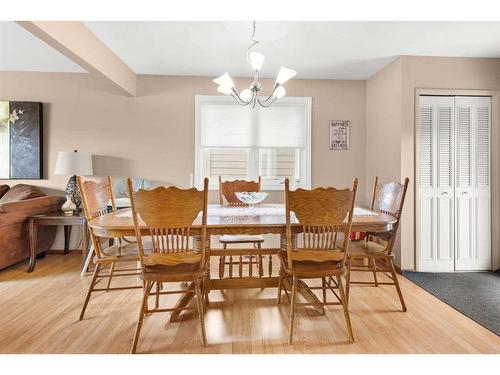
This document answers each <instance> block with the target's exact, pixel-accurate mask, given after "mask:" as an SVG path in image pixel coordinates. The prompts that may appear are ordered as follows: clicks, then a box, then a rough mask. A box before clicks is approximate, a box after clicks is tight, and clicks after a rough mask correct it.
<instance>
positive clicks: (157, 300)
mask: <svg viewBox="0 0 500 375" xmlns="http://www.w3.org/2000/svg"><path fill="white" fill-rule="evenodd" d="M160 289H161V284H160V283H156V300H155V308H156V309H159V308H160Z"/></svg>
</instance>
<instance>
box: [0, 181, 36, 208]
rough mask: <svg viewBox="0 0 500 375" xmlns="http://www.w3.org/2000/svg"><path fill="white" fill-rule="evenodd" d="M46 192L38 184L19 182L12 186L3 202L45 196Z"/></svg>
mask: <svg viewBox="0 0 500 375" xmlns="http://www.w3.org/2000/svg"><path fill="white" fill-rule="evenodd" d="M44 196H45V193H44V192H43V191H42V190H40V189H39V188H37V187H36V186H31V185H25V184H18V185H14V186H13V187H11V188H10V189H9V190H8V191H7V192H6V193H5V194H4V195H3V197H2V198H0V204H1V203H9V202H17V201H23V200H26V199H32V198H39V197H44Z"/></svg>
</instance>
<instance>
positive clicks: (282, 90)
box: [274, 86, 286, 100]
mask: <svg viewBox="0 0 500 375" xmlns="http://www.w3.org/2000/svg"><path fill="white" fill-rule="evenodd" d="M285 95H286V90H285V88H284V87H283V86H278V87H276V90H274V96H275V97H276V100H278V99H281V98H282V97H284V96H285Z"/></svg>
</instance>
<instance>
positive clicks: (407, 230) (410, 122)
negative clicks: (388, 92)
mask: <svg viewBox="0 0 500 375" xmlns="http://www.w3.org/2000/svg"><path fill="white" fill-rule="evenodd" d="M401 60H402V83H403V91H402V114H403V117H402V122H401V175H402V176H408V177H410V190H409V191H410V193H411V194H410V198H413V199H408V200H407V202H406V204H405V209H404V212H403V221H402V226H401V248H402V253H401V267H402V268H403V269H413V268H414V267H415V229H414V216H415V208H414V206H415V204H414V203H415V202H414V196H415V195H414V194H415V190H414V186H415V185H414V181H415V171H414V163H415V153H414V142H415V139H414V138H415V137H414V134H415V92H416V90H418V89H442V90H443V91H441V94H443V93H446V92H448V93H450V94H454V93H455V92H454V91H455V90H463V91H461V94H462V95H467V93H470V94H474V92H472V91H467V90H490V91H489V92H490V93H494V91H495V90H499V89H500V59H477V58H449V57H415V56H403V57H401ZM491 90H493V91H491ZM493 104H494V108H493V111H492V146H493V147H492V165H491V168H492V235H493V237H492V249H493V268H499V267H500V247H499V239H498V226H499V224H500V217H499V209H498V205H499V202H498V193H499V187H500V185H499V182H498V181H499V173H498V166H499V162H500V157H499V152H498V151H497V148H496V147H495V145H497V144H499V143H498V141H499V133H500V132H499V129H498V126H499V121H498V110H499V107H498V100H497V99H496V98H493Z"/></svg>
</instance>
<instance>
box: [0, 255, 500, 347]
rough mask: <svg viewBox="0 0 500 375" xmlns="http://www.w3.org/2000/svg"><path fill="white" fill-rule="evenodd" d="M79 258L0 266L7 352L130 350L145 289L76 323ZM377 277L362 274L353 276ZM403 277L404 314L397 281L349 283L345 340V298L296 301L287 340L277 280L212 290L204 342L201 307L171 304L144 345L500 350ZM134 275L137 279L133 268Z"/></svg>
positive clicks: (151, 321) (111, 297)
mask: <svg viewBox="0 0 500 375" xmlns="http://www.w3.org/2000/svg"><path fill="white" fill-rule="evenodd" d="M80 266H81V258H80V256H79V255H78V254H70V255H66V256H63V255H55V254H51V255H48V256H47V257H46V258H45V259H43V260H41V261H38V262H37V265H36V268H35V271H34V272H33V273H31V274H28V273H26V272H25V271H26V264H24V263H22V264H19V265H16V266H14V267H11V268H9V269H7V270H4V271H0V306H1V313H0V332H1V335H0V353H128V352H129V350H130V346H131V343H132V337H133V333H134V327H135V323H136V318H137V314H138V309H139V305H140V300H141V291H140V290H138V289H136V290H127V291H117V292H109V293H105V292H100V293H99V294H97V295H96V296H92V299H91V300H90V303H89V306H88V309H87V313H86V316H85V319H84V320H83V321H81V322H79V321H78V315H79V312H80V309H81V306H82V303H83V299H84V296H85V291H86V289H87V286H88V284H89V282H90V277H86V278H83V279H81V278H80V277H79V268H80ZM215 266H217V265H215ZM370 277H371V275H369V274H368V273H363V274H359V275H358V274H356V279H366V280H368V279H369V278H370ZM400 281H401V287H402V290H403V294H404V296H405V300H406V302H407V305H408V312H406V313H403V312H401V311H400V304H399V300H398V298H397V294H396V291H395V289H394V288H393V287H388V286H379V287H378V288H375V287H366V286H353V287H352V289H351V299H350V311H351V319H352V325H353V329H354V335H355V339H356V342H355V343H354V344H350V343H349V342H348V339H347V333H346V329H345V322H344V317H343V314H342V311H341V307H340V306H329V307H328V308H327V313H326V315H325V316H323V315H320V314H318V313H316V312H314V311H313V310H312V309H309V308H307V307H302V308H298V309H297V315H296V328H295V337H294V345H292V346H289V345H288V344H287V336H288V334H287V327H288V316H289V308H288V304H287V300H286V297H283V304H282V306H280V307H278V306H277V305H276V289H275V288H269V289H265V290H259V289H249V290H228V291H214V292H212V293H211V295H210V297H211V303H210V308H209V309H208V311H207V313H206V323H205V324H206V331H207V340H208V346H207V347H206V348H203V347H202V345H201V338H200V330H199V323H198V318H197V315H196V312H194V311H193V312H186V313H183V314H182V315H181V317H180V319H179V321H178V322H175V323H170V322H169V315H168V314H167V313H164V314H153V315H150V316H147V317H146V318H145V323H144V326H143V330H142V333H141V338H140V340H139V352H140V353H500V338H499V337H498V336H496V335H495V334H494V333H492V332H490V331H488V330H487V329H485V328H483V327H482V326H480V325H479V324H477V323H475V322H474V321H472V320H470V319H469V318H467V317H465V316H464V315H462V314H460V313H459V312H457V311H456V310H454V309H453V308H451V307H450V306H448V305H446V304H444V303H443V302H441V301H440V300H438V299H437V298H435V297H434V296H432V295H431V294H429V293H427V292H426V291H424V290H423V289H421V288H419V287H418V286H416V285H415V284H413V283H411V282H410V281H408V280H406V279H405V278H402V277H400ZM124 282H125V280H124ZM127 282H128V283H140V280H139V279H138V278H136V277H130V278H128V280H127ZM120 284H121V282H120ZM114 285H118V284H114ZM175 298H177V297H176V296H175V297H173V296H172V297H171V296H169V297H168V300H169V302H170V303H172V302H174V301H175ZM165 301H167V299H165Z"/></svg>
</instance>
